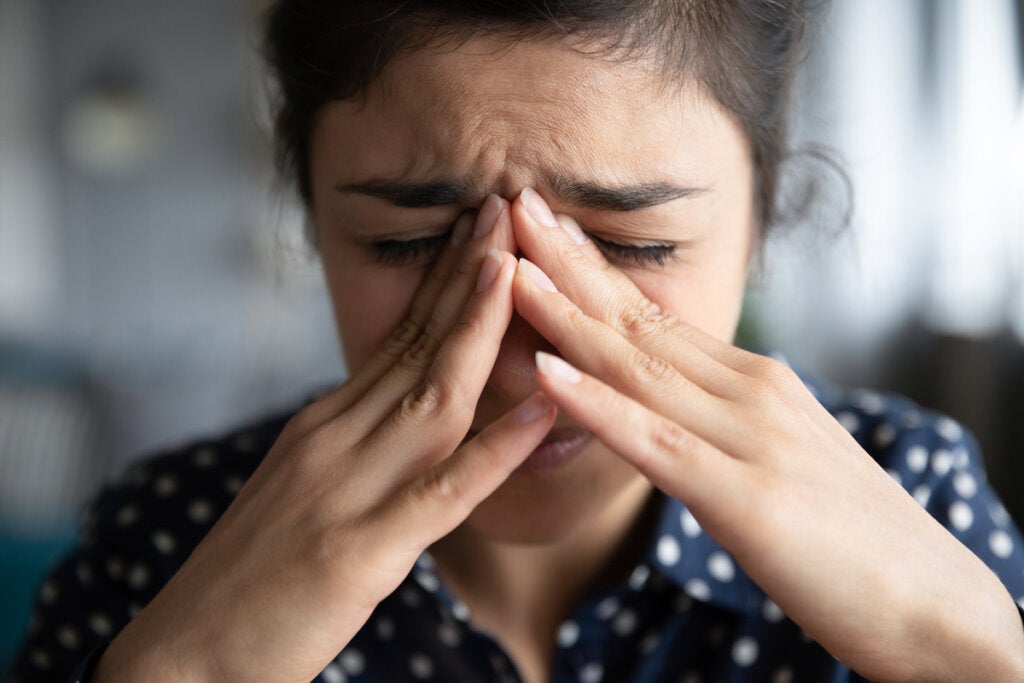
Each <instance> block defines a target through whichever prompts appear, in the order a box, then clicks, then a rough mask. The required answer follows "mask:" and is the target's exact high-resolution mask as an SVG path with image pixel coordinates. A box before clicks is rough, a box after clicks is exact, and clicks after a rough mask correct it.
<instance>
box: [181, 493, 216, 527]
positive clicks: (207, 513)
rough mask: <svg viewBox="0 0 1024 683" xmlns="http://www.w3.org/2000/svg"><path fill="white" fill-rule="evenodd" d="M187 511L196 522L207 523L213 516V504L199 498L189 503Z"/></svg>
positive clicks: (189, 516)
mask: <svg viewBox="0 0 1024 683" xmlns="http://www.w3.org/2000/svg"><path fill="white" fill-rule="evenodd" d="M185 513H186V514H187V515H188V518H189V519H190V520H191V521H193V522H195V523H196V524H205V523H206V522H209V521H210V518H211V517H213V506H212V505H210V503H209V501H206V500H203V499H202V498H197V499H196V500H193V501H192V502H191V503H189V504H188V509H187V510H186V511H185Z"/></svg>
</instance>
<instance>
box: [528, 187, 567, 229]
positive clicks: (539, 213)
mask: <svg viewBox="0 0 1024 683" xmlns="http://www.w3.org/2000/svg"><path fill="white" fill-rule="evenodd" d="M519 196H521V197H522V198H523V204H524V205H525V206H526V212H527V213H529V214H530V216H532V217H533V220H535V221H537V222H538V223H540V224H541V225H546V226H547V227H549V228H554V227H555V226H557V225H558V221H556V220H555V214H553V213H551V209H549V208H548V204H547V202H545V201H544V198H543V197H541V196H540V195H539V194H537V193H536V192H535V191H534V190H532V189H530V188H528V187H527V188H524V189H523V191H522V192H521V193H520V195H519Z"/></svg>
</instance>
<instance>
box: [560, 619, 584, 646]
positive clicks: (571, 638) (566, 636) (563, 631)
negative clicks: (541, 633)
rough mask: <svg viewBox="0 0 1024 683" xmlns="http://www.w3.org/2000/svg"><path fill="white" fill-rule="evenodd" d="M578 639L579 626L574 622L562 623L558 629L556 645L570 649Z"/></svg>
mask: <svg viewBox="0 0 1024 683" xmlns="http://www.w3.org/2000/svg"><path fill="white" fill-rule="evenodd" d="M579 639H580V625H579V624H577V623H576V622H575V621H572V620H569V621H563V622H562V625H561V626H559V627H558V644H559V645H560V646H562V647H572V646H573V645H575V644H576V641H577V640H579Z"/></svg>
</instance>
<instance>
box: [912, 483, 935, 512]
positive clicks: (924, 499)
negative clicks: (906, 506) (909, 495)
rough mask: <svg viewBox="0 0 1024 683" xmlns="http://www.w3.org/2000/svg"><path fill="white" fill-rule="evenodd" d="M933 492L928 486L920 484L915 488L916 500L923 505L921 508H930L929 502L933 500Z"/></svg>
mask: <svg viewBox="0 0 1024 683" xmlns="http://www.w3.org/2000/svg"><path fill="white" fill-rule="evenodd" d="M931 497H932V490H931V489H930V488H928V484H919V485H918V486H917V487H916V488H914V500H916V501H917V502H918V504H920V505H921V507H923V508H924V507H928V501H929V500H931Z"/></svg>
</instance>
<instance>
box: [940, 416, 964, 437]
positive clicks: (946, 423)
mask: <svg viewBox="0 0 1024 683" xmlns="http://www.w3.org/2000/svg"><path fill="white" fill-rule="evenodd" d="M935 431H937V432H938V433H939V434H940V435H941V436H942V438H944V439H946V440H947V441H959V440H960V438H961V437H963V435H964V428H963V427H961V426H960V425H959V424H958V423H957V422H956V420H953V419H950V418H948V417H940V418H939V419H938V420H936V422H935Z"/></svg>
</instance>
